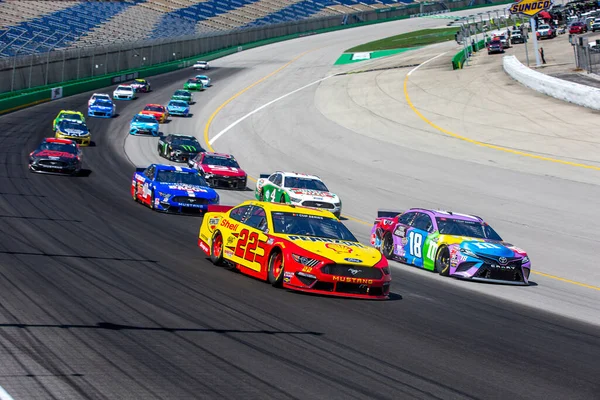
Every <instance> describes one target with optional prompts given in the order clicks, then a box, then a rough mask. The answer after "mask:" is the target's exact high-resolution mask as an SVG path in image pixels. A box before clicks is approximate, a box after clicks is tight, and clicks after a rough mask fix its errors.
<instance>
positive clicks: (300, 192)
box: [286, 188, 339, 203]
mask: <svg viewBox="0 0 600 400" xmlns="http://www.w3.org/2000/svg"><path fill="white" fill-rule="evenodd" d="M286 191H287V192H288V193H289V194H290V195H291V196H294V197H301V198H302V199H303V200H306V199H311V200H320V201H333V202H335V203H337V202H338V201H339V197H338V196H337V195H336V194H334V193H331V192H322V191H320V190H312V189H295V188H286Z"/></svg>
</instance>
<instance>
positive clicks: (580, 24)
mask: <svg viewBox="0 0 600 400" xmlns="http://www.w3.org/2000/svg"><path fill="white" fill-rule="evenodd" d="M573 26H583V22H575V23H574V24H573Z"/></svg>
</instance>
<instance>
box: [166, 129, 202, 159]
mask: <svg viewBox="0 0 600 400" xmlns="http://www.w3.org/2000/svg"><path fill="white" fill-rule="evenodd" d="M205 151H206V150H204V149H203V148H202V146H200V143H199V142H198V139H196V138H195V137H194V136H188V135H177V134H172V133H170V134H168V135H166V136H161V137H160V138H159V139H158V155H159V156H161V157H164V158H166V159H168V160H171V161H175V162H182V163H187V162H188V160H189V159H190V158H194V157H196V155H197V154H198V153H202V152H205Z"/></svg>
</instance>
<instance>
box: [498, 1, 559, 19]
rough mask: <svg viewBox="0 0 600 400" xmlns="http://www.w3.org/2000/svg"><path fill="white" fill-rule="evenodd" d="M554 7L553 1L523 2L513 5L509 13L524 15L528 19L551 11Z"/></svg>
mask: <svg viewBox="0 0 600 400" xmlns="http://www.w3.org/2000/svg"><path fill="white" fill-rule="evenodd" d="M553 5H554V2H553V1H552V0H521V1H519V2H517V3H514V4H512V5H511V6H510V7H509V8H508V11H509V12H510V13H511V14H523V15H527V16H528V17H533V16H535V15H537V14H538V13H539V12H540V11H544V10H547V9H549V8H550V7H552V6H553Z"/></svg>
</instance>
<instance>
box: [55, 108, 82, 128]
mask: <svg viewBox="0 0 600 400" xmlns="http://www.w3.org/2000/svg"><path fill="white" fill-rule="evenodd" d="M63 120H69V121H75V122H85V117H84V116H83V113H80V112H79V111H70V110H62V111H61V112H59V113H58V115H57V116H56V118H54V121H53V122H52V130H53V131H56V127H57V126H58V123H59V122H60V121H63Z"/></svg>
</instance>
